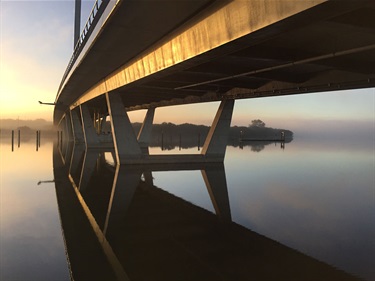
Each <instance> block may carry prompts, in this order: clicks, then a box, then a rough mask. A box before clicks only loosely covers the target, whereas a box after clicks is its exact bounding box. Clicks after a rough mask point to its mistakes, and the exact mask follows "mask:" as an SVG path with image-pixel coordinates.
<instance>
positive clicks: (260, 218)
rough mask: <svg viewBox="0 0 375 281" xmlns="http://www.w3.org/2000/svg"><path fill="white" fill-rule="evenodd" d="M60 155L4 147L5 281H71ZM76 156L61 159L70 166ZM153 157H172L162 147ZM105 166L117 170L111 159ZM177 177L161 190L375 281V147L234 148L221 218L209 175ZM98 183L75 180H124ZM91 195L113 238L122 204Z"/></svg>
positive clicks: (159, 177) (301, 143) (166, 179)
mask: <svg viewBox="0 0 375 281" xmlns="http://www.w3.org/2000/svg"><path fill="white" fill-rule="evenodd" d="M52 148H53V143H52V141H48V140H44V141H43V140H42V142H41V146H40V147H39V148H38V151H36V146H35V143H33V142H29V143H27V142H25V143H21V145H20V147H19V148H18V147H15V148H14V151H13V152H12V149H11V145H10V141H9V140H8V139H2V142H1V151H0V153H1V154H0V155H1V158H0V161H1V162H0V171H1V197H0V198H1V199H0V200H1V205H0V208H1V212H0V215H1V217H0V218H1V221H0V223H1V228H0V234H1V238H0V239H1V241H0V242H1V247H0V252H1V268H0V271H1V273H0V274H1V278H0V279H1V280H67V279H69V270H68V263H67V259H66V255H65V247H64V240H63V235H62V229H61V223H60V219H59V209H58V206H57V203H56V195H55V183H54V182H53V180H54V173H53V152H52ZM67 151H68V150H65V151H63V153H62V154H63V155H64V154H65V156H66V155H67V153H68V152H67ZM172 152H173V153H196V152H198V151H197V148H190V149H187V150H184V149H183V150H181V151H180V150H178V148H177V149H175V150H172V151H168V152H167V153H172ZM150 153H151V154H155V153H164V152H162V151H161V150H160V148H157V147H154V148H151V151H150ZM68 154H69V153H68ZM80 157H81V156H80ZM68 158H69V159H68V160H71V158H70V157H68ZM95 159H96V156H95V157H94V161H96V163H99V161H98V160H95ZM105 159H106V160H107V161H108V162H111V156H110V153H108V152H107V153H106V154H105ZM65 160H66V159H65ZM82 162H83V160H82V157H81V158H80V160H79V161H78V162H77V163H78V164H77V165H78V166H80V167H82V166H84V165H83V164H82ZM97 165H99V164H97ZM107 165H108V163H107ZM94 166H95V165H94ZM109 167H110V165H109ZM78 170H79V171H81V168H78ZM174 170H175V171H170V170H164V171H163V169H159V171H152V174H150V175H151V176H152V182H153V185H155V186H157V187H159V188H161V189H164V190H166V191H168V192H169V193H172V194H174V195H176V196H178V197H181V198H183V199H184V200H186V201H188V202H191V203H193V204H194V205H197V206H200V207H202V208H204V209H206V210H208V211H209V212H211V213H217V214H218V211H219V212H222V213H226V215H227V216H228V214H229V216H230V218H231V220H232V221H233V222H235V223H237V224H239V225H242V226H244V227H245V228H247V229H249V230H252V231H255V232H257V233H259V234H261V235H263V236H266V237H268V238H270V239H272V240H275V241H278V242H280V243H281V244H283V245H285V246H287V247H289V248H292V249H296V250H298V251H299V252H302V253H304V254H306V255H308V256H310V257H312V258H314V259H317V260H319V261H322V262H324V263H326V264H329V265H332V266H334V267H336V268H339V269H341V270H344V271H346V272H348V273H350V274H352V275H355V276H360V277H362V278H365V279H367V280H375V270H374V268H375V264H374V256H375V240H374V239H375V238H374V237H375V196H374V194H375V190H374V183H375V179H374V170H375V156H374V145H373V143H372V142H368V143H367V142H349V141H337V140H335V141H322V140H321V141H319V142H313V141H307V140H298V139H297V140H294V141H293V142H291V143H287V144H285V147H281V144H280V143H276V144H274V143H271V144H265V143H263V144H262V143H257V144H254V143H244V144H243V145H242V146H241V147H239V146H238V147H233V146H228V148H227V154H226V158H225V162H224V169H223V170H222V171H221V172H220V173H219V174H218V173H216V174H215V175H216V176H217V175H219V177H221V178H220V179H217V180H218V181H217V182H223V179H224V182H225V181H226V187H227V194H228V196H227V198H228V202H229V209H226V207H225V206H224V209H223V208H221V209H220V200H221V199H217V197H216V200H217V201H215V200H214V199H213V198H215V196H214V195H212V192H211V193H210V189H209V188H208V187H207V185H206V182H205V180H204V179H205V177H204V176H202V175H203V174H204V173H202V172H201V169H198V170H194V169H188V170H182V171H176V169H174ZM222 172H223V173H222ZM81 173H82V171H81ZM207 173H209V172H207ZM91 174H92V175H93V177H96V178H95V180H93V179H90V178H88V179H84V180H83V181H84V182H82V179H81V178H82V174H80V175H74V173H73V172H72V180H73V181H75V182H76V184H77V185H79V182H80V183H81V184H82V185H83V184H86V185H87V187H86V188H88V189H90V188H91V189H92V190H96V189H95V188H96V187H94V186H93V185H94V184H98V178H100V177H102V178H107V177H109V178H110V179H109V180H108V181H109V182H110V183H112V182H113V177H114V175H115V172H114V171H112V174H108V172H107V173H106V174H105V175H103V176H100V174H98V172H94V173H91ZM223 175H224V178H222V176H223ZM145 176H146V174H144V176H143V177H145ZM111 177H112V178H111ZM117 180H118V179H117ZM85 182H86V183H85ZM101 184H102V185H103V184H104V183H103V182H101ZM78 188H79V187H78ZM110 188H111V186H110V187H109V189H108V190H109V191H108V192H107V193H108V196H109V195H110V194H111V192H110ZM85 190H86V189H81V193H82V194H81V195H82V197H83V200H86V203H87V205H88V208H89V209H90V210H91V212H92V214H93V215H94V216H95V215H96V214H98V216H97V217H96V220H97V221H98V224H99V227H100V228H101V229H102V231H104V229H105V223H104V221H105V216H106V214H107V213H106V211H105V212H103V213H100V210H99V209H100V208H99V206H101V204H102V205H103V206H104V205H106V204H108V202H111V203H112V204H114V203H113V200H114V199H113V195H112V197H111V198H112V199H111V200H112V201H111V200H109V199H108V202H104V203H103V202H102V201H103V200H104V199H103V200H101V201H100V202H98V203H95V202H96V201H93V199H92V196H91V195H90V194H89V193H87V194H86V193H85ZM90 196H91V197H90ZM108 198H110V197H108ZM224 201H225V199H224ZM93 202H94V203H93ZM215 202H216V203H215ZM95 204H96V205H95ZM215 204H218V206H215ZM224 205H225V202H224ZM106 206H107V205H106ZM221 206H223V204H221ZM112 208H114V207H112ZM224 215H225V214H224ZM108 216H109V215H108V214H107V218H108ZM109 217H110V216H109ZM101 222H103V223H101ZM104 232H105V231H104ZM109 242H111V240H109ZM114 251H115V253H116V249H114Z"/></svg>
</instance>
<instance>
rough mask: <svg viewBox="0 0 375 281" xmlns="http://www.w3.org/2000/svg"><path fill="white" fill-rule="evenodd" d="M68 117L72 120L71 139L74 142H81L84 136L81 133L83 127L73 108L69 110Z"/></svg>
mask: <svg viewBox="0 0 375 281" xmlns="http://www.w3.org/2000/svg"><path fill="white" fill-rule="evenodd" d="M70 118H71V120H72V129H73V139H74V143H83V142H84V141H85V137H84V135H83V129H82V125H81V122H80V121H79V117H78V114H77V111H75V110H74V109H73V110H71V111H70Z"/></svg>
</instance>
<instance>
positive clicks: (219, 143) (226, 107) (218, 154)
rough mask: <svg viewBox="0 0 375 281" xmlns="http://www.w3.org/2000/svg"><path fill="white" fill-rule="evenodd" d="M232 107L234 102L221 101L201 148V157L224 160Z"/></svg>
mask: <svg viewBox="0 0 375 281" xmlns="http://www.w3.org/2000/svg"><path fill="white" fill-rule="evenodd" d="M233 107H234V100H223V101H222V102H221V104H220V107H219V109H218V111H217V113H216V116H215V119H214V121H213V122H212V126H211V128H210V131H209V132H208V135H207V138H206V141H205V143H204V145H203V148H202V155H204V156H205V157H206V158H218V159H223V160H224V157H225V151H226V148H227V142H228V136H229V129H230V122H231V121H232V113H233Z"/></svg>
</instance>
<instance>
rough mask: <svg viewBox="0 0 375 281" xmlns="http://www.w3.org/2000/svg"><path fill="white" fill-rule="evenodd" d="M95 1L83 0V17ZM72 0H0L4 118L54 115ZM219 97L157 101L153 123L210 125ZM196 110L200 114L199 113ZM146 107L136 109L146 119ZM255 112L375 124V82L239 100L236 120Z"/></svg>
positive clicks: (314, 125)
mask: <svg viewBox="0 0 375 281" xmlns="http://www.w3.org/2000/svg"><path fill="white" fill-rule="evenodd" d="M93 3H94V1H92V0H90V1H83V2H82V16H81V21H82V24H81V25H83V24H84V22H85V21H86V19H87V17H88V15H89V12H90V10H91V7H92V5H93ZM73 18H74V1H30V0H27V1H13V0H12V1H9V0H5V1H4V0H0V119H6V118H12V119H17V118H19V119H21V120H22V119H36V118H43V119H46V120H50V121H52V116H53V106H46V105H39V103H38V101H39V100H40V101H43V102H53V101H54V100H55V97H56V94H57V89H58V86H59V84H60V81H61V78H62V75H63V73H64V71H65V68H66V66H67V64H68V61H69V59H70V57H71V55H72V51H73ZM218 106H219V104H218V103H217V102H213V103H205V104H195V105H186V106H178V107H165V108H158V109H157V110H156V115H155V123H161V122H172V123H177V124H180V123H195V124H204V125H210V124H211V122H212V120H213V118H214V115H215V113H216V110H217V108H218ZM196 112H199V114H196ZM144 114H145V111H140V112H132V113H129V116H130V118H131V120H132V121H138V122H141V121H142V120H143V116H144ZM253 119H261V120H263V121H264V122H265V123H266V125H267V126H271V127H275V128H286V129H291V130H293V131H295V130H297V131H300V132H306V131H308V130H309V131H314V132H315V131H319V130H322V129H326V130H335V129H336V130H345V129H346V128H347V127H348V126H349V127H353V128H354V127H356V128H363V130H364V131H366V130H367V131H369V130H370V131H371V132H372V135H374V134H375V133H374V131H375V89H374V88H371V89H362V90H351V91H336V92H329V93H327V92H325V93H313V94H304V95H296V96H286V97H269V98H259V99H247V100H237V101H236V102H235V109H234V113H233V119H232V125H238V126H247V125H248V124H250V123H251V120H253Z"/></svg>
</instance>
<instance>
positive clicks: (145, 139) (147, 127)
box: [137, 108, 155, 148]
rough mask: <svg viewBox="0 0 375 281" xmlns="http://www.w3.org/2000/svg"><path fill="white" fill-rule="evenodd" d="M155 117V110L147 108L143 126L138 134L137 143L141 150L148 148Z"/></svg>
mask: <svg viewBox="0 0 375 281" xmlns="http://www.w3.org/2000/svg"><path fill="white" fill-rule="evenodd" d="M154 115H155V108H149V109H148V110H147V113H146V116H145V119H144V120H143V124H142V127H141V130H140V131H139V134H138V138H137V140H138V143H139V146H140V147H141V148H143V147H148V146H149V144H150V139H151V131H152V122H153V121H154Z"/></svg>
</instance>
